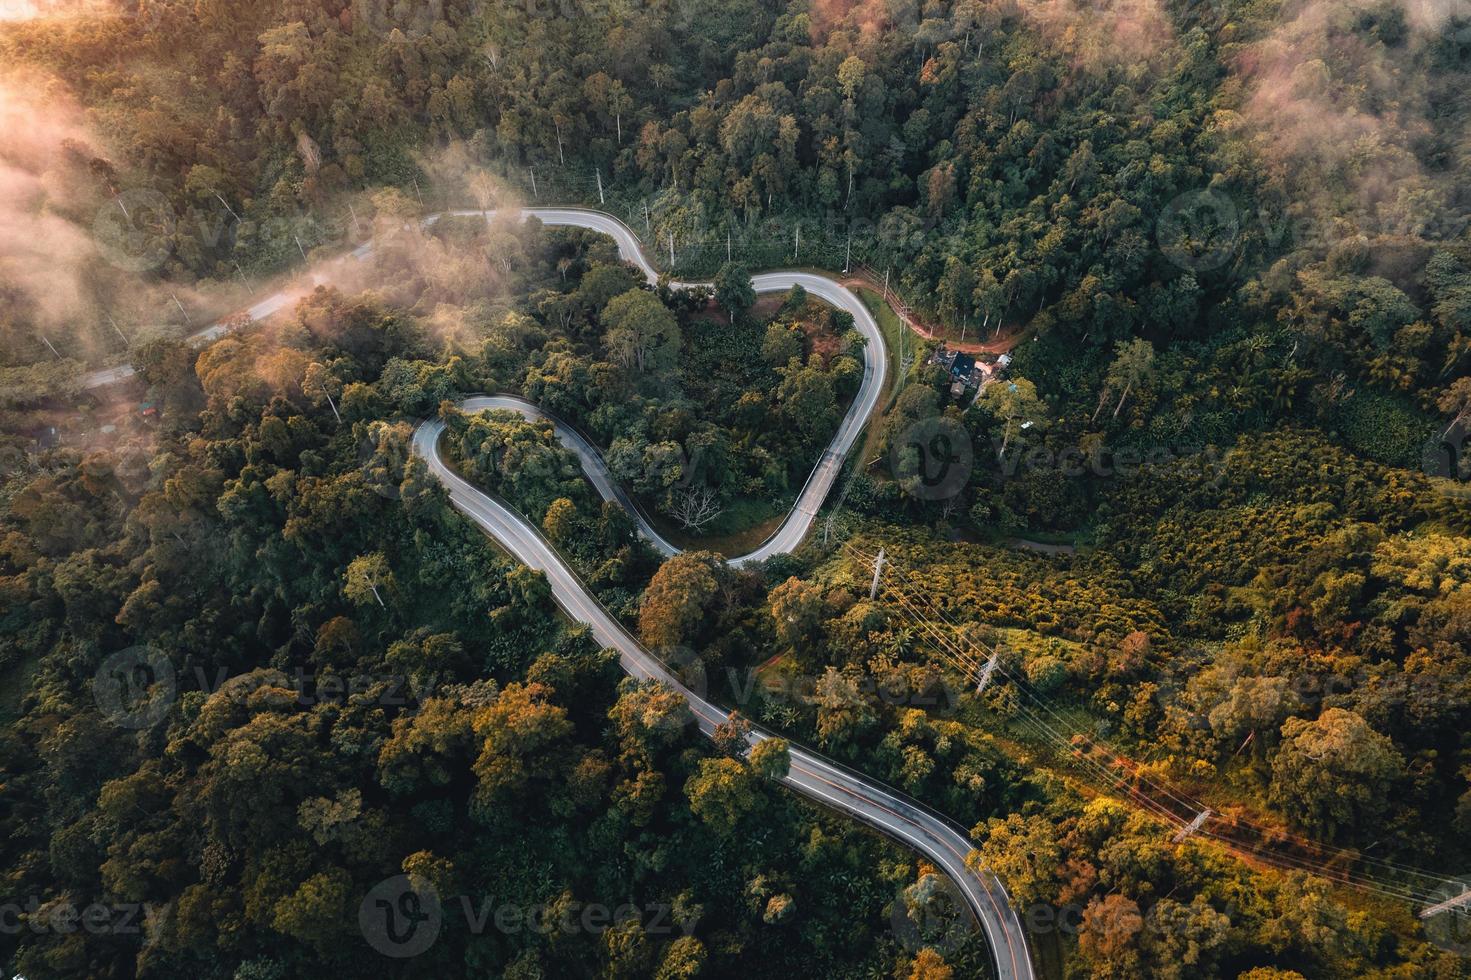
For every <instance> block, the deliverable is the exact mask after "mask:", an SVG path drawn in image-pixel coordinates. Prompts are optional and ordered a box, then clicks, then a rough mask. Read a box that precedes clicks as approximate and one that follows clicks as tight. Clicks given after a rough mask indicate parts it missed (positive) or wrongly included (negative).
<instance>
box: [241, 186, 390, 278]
mask: <svg viewBox="0 0 1471 980" xmlns="http://www.w3.org/2000/svg"><path fill="white" fill-rule="evenodd" d="M347 213H348V214H350V215H352V230H353V233H354V234H356V235H359V236H361V235H362V233H363V226H362V225H360V224H358V213H357V211H356V210H354V209H353V206H352V202H351V201H348V202H347ZM235 268H236V269H239V268H240V264H239V263H238V262H237V263H236V264H235Z"/></svg>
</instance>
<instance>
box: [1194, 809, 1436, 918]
mask: <svg viewBox="0 0 1471 980" xmlns="http://www.w3.org/2000/svg"><path fill="white" fill-rule="evenodd" d="M1211 816H1212V813H1211V811H1210V810H1209V809H1205V810H1201V811H1200V812H1199V813H1197V814H1196V815H1195V819H1194V820H1192V821H1190V822H1189V823H1188V824H1186V825H1185V826H1183V827H1181V828H1180V832H1179V833H1177V834H1176V835H1175V843H1176V844H1179V843H1181V842H1183V841H1184V840H1185V838H1187V837H1189V836H1190V835H1191V834H1193V833H1195V832H1196V831H1197V830H1199V829H1200V828H1201V825H1202V824H1204V823H1205V822H1206V821H1207V820H1209V819H1210V818H1211ZM1421 914H1422V916H1423V914H1424V913H1421Z"/></svg>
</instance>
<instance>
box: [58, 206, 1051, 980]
mask: <svg viewBox="0 0 1471 980" xmlns="http://www.w3.org/2000/svg"><path fill="white" fill-rule="evenodd" d="M451 213H453V214H455V215H465V216H475V215H479V214H481V212H479V211H456V212H451ZM493 213H494V212H491V214H493ZM524 213H525V214H529V215H534V216H536V217H537V218H539V219H540V220H541V221H542V223H544V224H547V225H572V226H577V227H581V228H588V229H591V230H594V231H600V232H603V233H604V234H607V235H609V236H610V237H612V238H613V240H614V241H615V242H616V243H617V245H618V251H619V253H620V255H621V256H622V258H623V259H624V260H625V261H627V262H630V263H632V264H633V265H635V266H637V267H638V268H639V269H641V270H642V271H643V273H644V275H645V277H646V278H647V279H648V280H649V281H650V282H654V281H656V280H657V279H658V273H657V271H656V270H655V269H654V267H653V266H652V264H650V263H649V261H648V259H647V258H646V257H645V255H644V254H643V251H642V250H641V249H640V247H639V243H638V238H637V236H635V235H634V233H633V232H632V231H631V230H630V229H629V228H628V227H627V226H626V225H624V224H623V223H622V222H621V221H619V220H618V219H617V218H614V217H613V216H612V215H608V214H603V213H601V212H596V211H586V210H581V209H574V208H532V209H528V210H527V211H526V212H524ZM438 218H439V215H435V216H432V217H431V218H429V219H427V223H433V222H434V221H436V220H438ZM371 253H372V246H371V245H364V246H361V247H360V248H358V249H357V250H355V251H354V252H352V253H350V257H351V258H355V259H364V258H366V257H368V256H369V255H370V254H371ZM672 285H673V286H674V287H675V288H684V287H688V286H691V285H698V284H689V283H674V284H672ZM752 285H753V286H754V287H755V289H756V291H757V292H778V291H785V290H788V289H791V288H792V287H793V286H796V285H800V286H802V287H803V288H804V289H806V290H807V292H808V293H810V294H811V295H813V296H817V297H819V298H821V299H823V300H825V301H826V302H828V303H830V304H832V305H833V306H835V307H837V308H839V309H842V310H846V311H848V312H849V313H851V314H852V315H853V321H854V325H855V327H856V328H857V329H858V330H859V331H860V332H861V333H862V334H863V336H864V337H866V338H867V340H868V344H867V346H866V348H865V351H864V372H863V382H862V384H861V385H860V387H859V390H858V394H857V395H856V396H855V397H854V399H853V403H852V404H851V405H850V406H849V409H848V413H847V415H845V416H844V418H843V421H842V424H841V425H840V426H839V428H838V432H837V435H836V436H834V438H833V441H832V443H831V444H830V445H829V446H828V448H827V449H826V450H825V451H824V452H823V454H822V456H821V458H820V459H819V460H818V462H817V465H816V467H815V468H814V469H813V471H812V474H811V476H809V477H808V480H807V483H806V484H805V486H804V487H803V489H802V491H801V493H800V494H799V495H798V497H797V502H796V504H795V505H794V507H793V508H792V511H791V513H790V514H789V515H788V516H787V518H786V520H785V521H784V522H783V523H782V525H781V526H780V527H779V528H778V529H777V531H776V533H774V534H773V535H772V536H771V537H770V538H769V539H767V541H766V542H764V543H763V544H762V545H761V547H760V548H758V549H757V550H756V551H753V552H751V553H750V554H748V555H742V556H740V557H738V558H734V559H731V562H732V563H733V564H745V563H753V562H759V561H761V560H763V559H765V558H769V557H771V556H772V555H776V554H782V553H785V552H789V551H792V550H794V549H795V548H796V547H797V546H798V545H799V544H800V543H801V542H802V539H803V538H804V537H805V536H806V534H807V532H808V531H809V530H810V529H811V527H812V522H813V520H814V519H815V517H816V515H817V512H818V509H819V508H820V507H821V506H822V503H823V500H824V499H825V498H826V497H827V494H828V491H829V490H831V489H832V485H833V483H834V481H835V480H836V479H837V476H838V473H839V471H840V470H841V469H842V465H843V461H844V460H845V459H846V458H847V455H848V453H849V451H851V449H852V448H853V445H854V444H855V442H856V441H857V439H858V436H859V434H860V433H861V432H862V430H863V427H864V426H865V425H866V424H867V422H868V419H869V417H870V416H871V415H872V414H873V412H874V410H875V409H876V408H877V406H878V399H879V396H880V394H881V392H882V391H883V386H884V378H885V371H886V370H887V366H888V357H887V350H886V347H885V345H884V339H883V335H882V333H881V332H880V330H879V327H878V324H877V322H876V321H875V320H874V318H873V316H872V314H870V313H869V311H868V309H867V307H865V306H864V305H863V303H862V301H861V300H859V298H858V297H857V296H855V295H854V294H853V293H852V292H850V291H849V290H848V289H846V288H845V287H843V286H841V285H839V284H838V283H836V282H834V281H833V280H831V279H828V278H827V277H825V276H821V275H816V274H813V273H807V272H772V273H764V274H762V275H758V276H755V277H753V278H752ZM299 295H300V293H299V292H291V291H287V292H282V293H278V294H276V295H274V296H271V297H269V298H267V299H265V300H263V301H261V302H260V303H258V304H256V305H255V306H254V307H252V308H251V309H250V310H249V311H248V314H249V316H250V318H251V319H263V318H264V317H266V316H269V315H271V314H272V313H275V312H276V311H278V310H280V309H282V308H284V307H285V306H287V305H288V304H289V303H291V302H292V301H294V300H295V299H296V298H297V297H298V296H299ZM225 332H226V327H225V326H224V324H223V323H221V324H215V325H214V326H212V327H209V328H208V329H206V330H202V331H200V332H199V333H198V334H195V335H194V337H193V338H191V339H192V340H193V341H195V342H196V343H200V344H205V343H209V342H210V341H212V340H214V339H216V338H218V337H220V336H222V335H223V334H224V333H225ZM133 373H134V372H133V369H132V368H131V367H126V366H124V367H119V368H111V369H108V370H104V371H98V372H94V373H93V374H91V375H88V376H87V378H86V379H85V382H84V383H85V385H86V386H87V387H101V386H103V385H107V384H112V383H114V382H116V381H120V380H122V379H123V378H126V377H129V376H131V375H132V374H133ZM460 407H461V409H462V410H464V411H468V412H474V411H488V410H491V409H510V410H513V411H517V412H520V413H521V414H523V415H525V416H527V417H530V418H547V419H550V421H552V423H553V424H554V426H555V427H556V431H557V436H558V438H559V439H560V440H561V441H562V443H563V444H564V445H566V446H567V447H568V448H570V449H572V450H573V451H574V452H575V453H577V455H578V456H579V458H580V459H581V461H582V464H583V468H584V470H585V472H586V473H587V475H588V477H589V479H590V480H591V481H592V483H593V484H594V486H595V487H596V488H597V489H598V491H599V493H601V494H602V496H603V497H604V498H605V499H608V500H617V501H618V502H619V503H621V504H623V505H624V506H625V507H627V508H628V510H629V513H630V514H632V515H634V517H635V518H636V519H637V520H638V522H639V524H640V528H641V530H642V531H643V533H644V534H645V535H646V536H647V537H648V538H649V540H650V541H651V542H652V543H653V544H654V546H655V547H656V548H658V549H659V550H660V551H661V552H663V553H664V554H666V555H672V554H674V553H675V552H676V551H677V550H678V549H676V548H675V547H674V546H673V545H671V544H670V543H669V542H668V541H665V540H664V539H663V538H661V537H660V536H659V535H658V533H657V532H656V531H655V530H654V528H652V527H650V526H648V523H647V521H645V520H644V519H643V518H642V516H641V515H639V513H638V510H637V509H636V508H634V507H633V506H632V501H631V500H629V499H628V497H627V495H626V494H625V493H624V491H623V490H622V488H621V487H619V486H618V484H617V482H616V481H615V480H613V478H612V476H611V474H610V473H609V472H608V470H607V466H606V464H605V463H604V462H603V460H602V457H601V455H600V454H599V453H598V451H597V449H596V447H594V446H592V445H591V444H590V443H588V442H587V440H586V439H584V438H583V437H582V436H581V435H580V434H579V433H577V432H576V430H574V429H572V428H571V427H570V426H567V425H565V424H564V423H562V422H561V421H560V420H558V419H555V418H551V417H550V416H549V415H547V414H546V413H545V412H543V411H542V410H540V409H538V408H537V407H536V406H534V405H532V404H530V403H529V402H526V401H524V400H523V399H519V398H514V397H512V396H505V395H486V396H479V397H475V398H469V399H466V400H465V401H464V402H462V403H461V405H460ZM443 433H444V423H443V422H441V421H440V420H438V419H431V420H429V421H426V422H423V423H421V424H420V426H419V427H418V429H417V430H415V432H414V438H413V446H414V451H415V452H416V453H418V454H419V455H420V456H421V457H422V458H423V459H424V460H425V462H426V464H427V465H428V467H429V469H430V471H431V472H432V473H433V474H434V475H435V476H436V477H437V478H438V479H439V480H440V481H441V482H442V483H443V484H444V485H445V487H446V488H447V489H448V491H449V496H450V501H451V503H452V504H453V505H454V506H455V507H456V508H457V509H458V510H460V511H461V512H462V513H464V514H465V515H466V516H468V517H469V518H470V519H471V520H473V521H474V522H475V523H476V524H478V525H479V526H480V527H481V528H482V529H483V530H484V531H485V532H486V533H488V534H489V535H490V536H491V537H492V538H494V539H495V541H496V542H497V543H498V544H500V545H501V547H503V548H505V549H506V550H507V551H508V552H510V553H511V554H512V555H514V556H515V557H516V558H517V559H518V560H519V561H521V562H523V563H524V564H526V565H527V566H528V567H530V568H533V569H535V570H537V571H540V572H542V573H543V574H544V575H546V577H547V581H548V583H549V585H550V586H551V591H552V595H553V597H554V598H555V599H556V601H557V603H558V605H560V606H561V607H562V609H563V610H565V611H566V613H567V614H568V615H569V616H571V617H572V618H573V619H576V620H578V621H580V622H584V623H587V624H588V626H589V627H590V628H591V630H592V634H593V636H594V638H595V639H596V640H597V641H598V642H599V643H600V644H602V645H603V646H604V647H611V648H613V649H615V650H617V651H618V653H619V658H620V661H621V663H622V665H623V669H624V670H626V671H627V672H628V673H629V674H631V675H633V676H634V677H638V678H641V679H653V680H659V681H663V682H664V683H666V684H669V685H670V686H671V687H673V688H675V689H676V690H678V691H680V692H681V693H682V694H683V695H684V697H685V700H686V701H687V702H688V704H689V706H690V710H691V712H692V713H693V714H694V717H695V721H696V723H697V724H698V725H699V728H700V731H702V732H703V733H705V734H706V735H712V734H713V733H714V731H715V728H716V726H717V725H719V724H721V723H722V722H723V721H724V720H725V718H726V713H725V712H724V711H723V710H721V709H720V708H719V707H717V706H716V705H714V704H712V703H710V702H709V701H707V700H706V699H705V697H704V692H703V691H698V692H697V691H696V690H693V689H691V687H690V686H689V684H688V683H687V682H686V680H685V679H683V678H680V677H676V676H675V675H674V674H673V673H671V672H670V671H669V669H668V668H666V667H665V665H664V664H663V663H662V662H661V661H660V660H659V659H658V658H657V657H655V656H654V655H653V654H652V653H650V652H649V651H648V650H647V649H645V648H644V647H643V645H642V644H640V643H639V642H638V640H636V639H635V638H634V637H633V636H632V635H631V634H630V633H629V632H628V631H627V630H626V629H624V628H623V626H622V625H620V624H619V623H618V621H617V620H615V619H614V618H613V616H612V615H611V614H610V613H609V612H608V611H607V610H606V609H604V608H603V606H602V604H601V603H599V602H598V600H597V599H596V598H595V597H594V596H593V594H592V593H591V592H590V591H589V590H588V588H587V587H586V586H585V585H584V584H583V583H582V581H581V580H580V579H579V578H578V577H577V573H576V572H574V571H573V570H572V568H571V567H570V566H569V565H568V564H567V563H566V562H565V561H563V559H562V558H561V556H560V555H558V554H557V551H556V549H555V548H553V547H552V545H551V544H550V543H549V542H547V540H546V539H545V538H543V537H542V535H541V534H540V533H539V532H538V531H537V530H536V528H534V527H533V526H532V525H531V524H530V523H529V522H528V521H527V520H526V519H525V518H523V517H522V516H521V515H520V514H518V513H516V512H515V511H513V510H512V509H511V508H509V507H508V506H506V505H505V504H503V503H501V502H499V501H497V500H494V499H492V498H491V497H489V496H487V495H486V494H484V493H482V492H481V491H480V490H477V489H476V488H475V487H473V486H472V485H470V484H469V483H468V482H466V481H465V480H464V479H462V478H461V477H460V476H458V475H457V474H456V473H455V472H454V471H453V470H451V469H450V468H449V466H448V465H447V464H446V463H445V462H444V459H443V457H441V456H440V453H439V441H440V437H441V436H442V435H443ZM770 737H773V736H772V735H770V734H769V733H767V732H765V731H763V730H761V729H760V728H759V727H753V731H752V733H751V735H750V736H749V742H750V744H751V745H752V746H754V745H757V744H759V743H760V742H762V741H764V740H766V739H767V738H770ZM783 782H784V783H785V784H786V785H787V786H788V787H789V788H791V789H792V790H794V791H796V792H798V793H800V794H802V795H803V796H806V797H809V798H811V799H814V800H817V801H819V802H821V803H824V804H826V805H827V806H829V807H831V808H833V809H835V810H838V811H839V812H842V813H846V814H849V815H851V816H852V817H854V818H856V819H858V820H860V821H862V822H863V823H866V824H868V825H869V826H871V827H873V828H875V829H877V830H879V831H880V832H882V833H884V834H886V835H888V836H890V837H892V838H894V839H895V840H898V841H900V842H902V843H905V844H907V845H909V846H911V847H913V848H915V849H916V850H917V851H919V852H920V853H922V854H924V855H925V856H926V857H927V858H929V859H930V860H931V861H932V862H934V863H935V864H936V865H937V866H938V867H940V868H941V869H942V870H944V872H945V873H946V874H947V875H949V877H950V879H951V880H952V881H953V882H954V883H955V884H956V886H957V888H958V890H959V892H960V895H961V896H962V897H963V899H964V901H965V903H966V904H967V905H968V906H969V908H970V910H971V912H972V913H974V915H975V916H976V918H977V920H978V921H979V922H980V923H981V927H982V929H984V931H985V933H986V937H987V939H988V941H989V942H990V945H991V949H992V952H993V954H994V956H995V966H996V972H997V975H998V976H999V977H1000V978H1001V980H1032V978H1033V977H1034V976H1035V974H1034V972H1033V969H1032V962H1031V958H1030V956H1029V955H1028V950H1027V942H1026V931H1025V930H1024V929H1023V927H1022V924H1021V920H1020V919H1019V917H1018V916H1017V914H1016V912H1015V911H1014V910H1013V909H1012V907H1011V905H1010V902H1009V900H1008V897H1007V894H1006V890H1005V888H1004V887H1003V886H1002V884H1001V882H1000V881H999V880H997V879H996V877H995V876H994V875H991V874H989V873H987V872H984V871H978V870H976V869H974V868H972V867H971V866H970V865H968V864H967V863H966V857H967V855H968V854H970V852H971V850H972V847H971V842H970V838H969V836H968V835H967V834H966V832H965V829H964V828H962V827H960V826H959V825H958V824H956V823H954V822H953V821H951V820H948V819H947V818H945V817H943V816H940V815H939V814H936V813H934V812H933V811H931V810H929V809H927V808H925V807H923V806H922V805H920V804H919V803H917V802H915V801H914V800H912V799H910V798H909V797H907V796H905V795H903V794H902V793H899V792H898V791H896V790H892V789H890V788H888V787H886V786H884V785H882V784H880V783H878V782H876V781H875V780H872V779H870V778H868V777H866V776H863V775H860V774H859V773H856V772H853V771H852V770H849V769H847V768H845V767H842V766H840V765H838V764H836V763H834V762H832V761H830V760H828V759H825V758H823V757H822V756H821V755H819V754H817V753H816V752H813V751H811V750H810V749H807V748H804V747H802V746H799V745H795V744H792V745H791V769H790V772H789V773H788V775H787V776H786V777H785V779H784V780H783Z"/></svg>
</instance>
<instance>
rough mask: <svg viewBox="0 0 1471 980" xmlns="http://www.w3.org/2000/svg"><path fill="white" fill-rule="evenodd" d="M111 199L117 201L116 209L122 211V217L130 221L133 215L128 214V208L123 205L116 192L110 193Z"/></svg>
mask: <svg viewBox="0 0 1471 980" xmlns="http://www.w3.org/2000/svg"><path fill="white" fill-rule="evenodd" d="M112 199H113V200H114V201H116V202H117V206H118V210H120V211H122V213H123V217H124V218H127V219H128V220H129V221H132V220H133V216H132V215H131V214H129V213H128V209H127V208H126V207H124V206H123V199H122V198H120V197H118V196H117V195H116V194H114V195H112Z"/></svg>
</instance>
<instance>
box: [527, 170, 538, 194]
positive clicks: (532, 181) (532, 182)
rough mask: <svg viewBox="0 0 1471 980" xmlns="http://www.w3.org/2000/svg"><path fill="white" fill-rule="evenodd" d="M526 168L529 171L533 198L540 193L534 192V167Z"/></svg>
mask: <svg viewBox="0 0 1471 980" xmlns="http://www.w3.org/2000/svg"><path fill="white" fill-rule="evenodd" d="M527 169H529V170H530V171H531V196H532V197H534V198H536V197H540V196H541V195H540V194H538V193H537V192H536V168H535V167H529V168H527Z"/></svg>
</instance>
